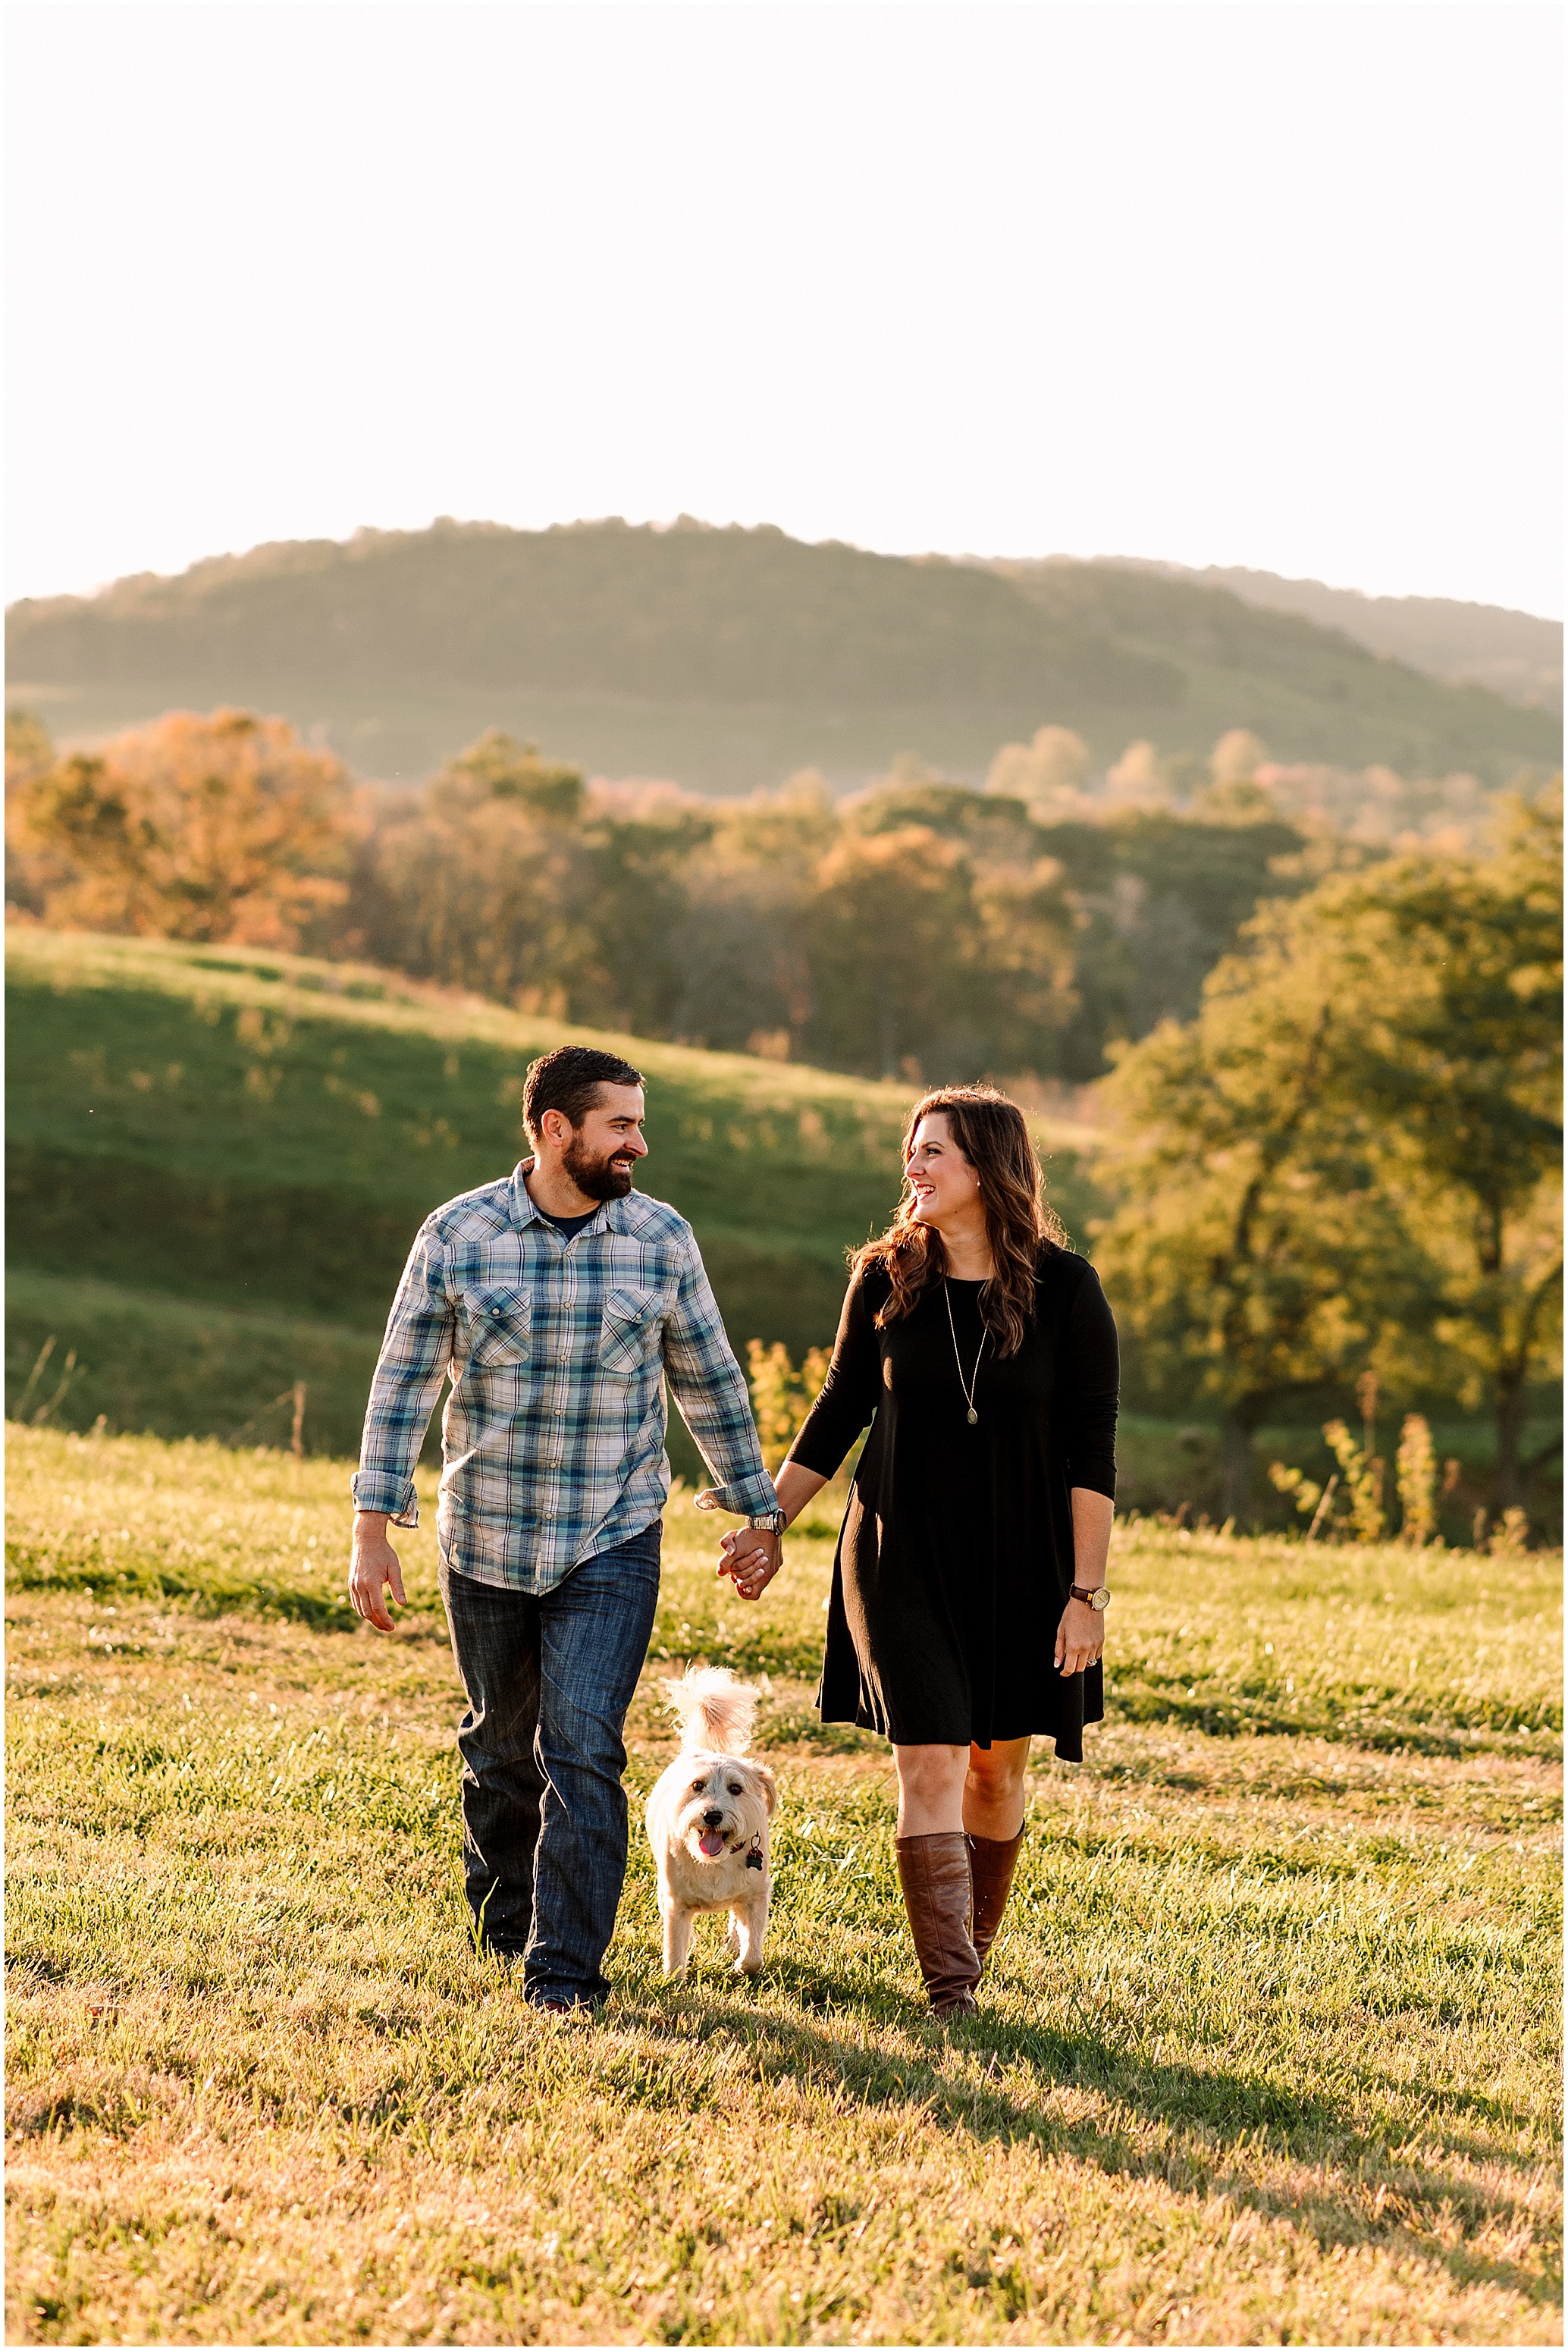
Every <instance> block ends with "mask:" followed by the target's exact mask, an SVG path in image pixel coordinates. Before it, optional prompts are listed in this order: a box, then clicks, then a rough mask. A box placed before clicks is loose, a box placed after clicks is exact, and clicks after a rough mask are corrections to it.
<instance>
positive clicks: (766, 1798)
mask: <svg viewBox="0 0 1568 2351" xmlns="http://www.w3.org/2000/svg"><path fill="white" fill-rule="evenodd" d="M751 1768H752V1770H753V1771H755V1772H756V1774H757V1777H758V1782H759V1784H760V1786H761V1789H762V1796H763V1802H765V1803H766V1804H767V1806H768V1819H769V1820H771V1819H772V1818H773V1815H774V1813H776V1812H777V1811H778V1810H779V1788H778V1783H777V1782H776V1781H775V1780H774V1777H773V1774H772V1772H771V1771H769V1770H768V1766H767V1764H766V1763H754V1764H753V1765H752V1767H751Z"/></svg>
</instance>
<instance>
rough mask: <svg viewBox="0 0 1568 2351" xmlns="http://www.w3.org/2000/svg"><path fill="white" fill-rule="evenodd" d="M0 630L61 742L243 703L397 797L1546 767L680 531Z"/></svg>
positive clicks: (1240, 677) (272, 553) (1290, 646)
mask: <svg viewBox="0 0 1568 2351" xmlns="http://www.w3.org/2000/svg"><path fill="white" fill-rule="evenodd" d="M7 631H8V650H9V659H10V665H11V674H12V676H13V677H14V679H16V688H15V691H16V694H17V695H18V696H19V698H22V699H28V698H31V699H33V700H35V701H36V703H37V706H38V707H39V708H40V710H41V712H42V714H43V716H45V717H46V719H47V720H48V721H49V723H50V724H51V725H52V726H54V727H55V728H56V730H57V732H59V733H61V734H64V735H67V736H78V735H84V734H89V735H90V734H92V733H94V732H98V733H101V732H104V731H107V730H108V729H109V728H110V727H112V726H117V725H125V724H130V723H132V722H133V721H134V720H136V719H138V718H145V717H149V716H155V715H156V713H157V712H158V711H159V710H161V709H162V708H164V707H167V706H169V705H171V704H173V703H184V704H188V705H192V706H196V707H207V706H211V705H213V704H214V703H216V702H238V703H241V704H246V705H253V706H261V707H265V708H267V709H269V710H276V711H278V712H279V713H280V714H281V715H284V716H288V717H290V718H292V719H293V720H294V721H295V723H296V724H298V725H299V726H301V727H303V728H306V729H308V730H310V729H314V730H316V731H317V732H318V733H319V735H320V736H321V737H324V738H325V739H326V740H328V741H329V742H330V743H331V744H332V745H333V747H335V748H337V749H338V750H339V751H340V753H342V755H343V756H344V757H345V758H348V759H349V760H350V763H351V764H352V765H354V766H355V767H356V768H359V769H360V770H361V772H363V773H369V774H372V775H379V776H382V777H386V778H406V777H411V776H413V775H416V774H420V773H424V772H428V771H429V769H430V768H433V767H434V765H435V764H437V763H438V761H439V760H440V758H442V757H444V756H445V755H448V754H450V753H451V752H452V751H454V750H455V749H456V748H457V747H459V746H460V745H461V744H462V743H463V742H465V741H468V740H472V739H473V738H474V737H476V736H477V735H478V734H479V733H481V732H482V731H483V730H484V728H485V727H486V726H491V725H499V726H506V727H507V729H508V730H509V731H510V732H512V733H514V734H518V735H523V736H526V737H531V738H532V739H535V740H538V741H540V742H543V743H545V744H547V745H548V747H549V749H550V750H551V751H552V752H554V753H556V754H557V755H559V756H561V757H565V758H572V759H575V760H576V761H578V762H579V763H580V764H581V765H584V766H586V767H588V768H591V769H592V770H594V771H596V772H599V773H604V774H632V775H644V776H648V775H667V776H671V777H674V778H676V779H677V780H679V781H682V782H685V783H688V784H691V785H693V786H695V787H696V788H697V789H707V790H726V791H741V790H748V789H753V788H755V787H756V786H758V785H761V784H774V783H777V782H779V781H780V780H781V779H782V778H783V777H784V776H785V775H786V774H788V773H789V772H790V771H791V769H792V768H800V767H802V766H808V765H815V766H817V767H819V768H822V769H823V770H824V772H826V773H827V774H828V775H830V777H831V778H832V779H833V780H834V781H835V782H837V783H840V784H841V785H845V786H850V785H854V784H858V783H862V782H864V781H865V780H867V779H868V778H869V777H870V776H871V775H873V774H874V773H878V772H883V771H885V769H886V768H887V767H888V766H889V765H891V763H892V760H893V758H894V756H895V754H896V753H898V752H899V751H901V750H906V751H914V752H915V753H916V754H917V755H919V756H922V757H924V758H927V759H929V760H931V761H933V762H934V763H935V764H936V766H937V767H938V768H941V769H942V770H943V771H944V772H946V773H949V774H952V775H954V776H955V777H956V778H960V779H963V780H973V781H977V780H979V778H981V777H982V776H983V775H984V773H985V771H986V769H987V768H988V765H989V762H990V759H991V758H992V756H993V755H994V753H995V751H996V750H997V749H998V747H999V746H1000V745H1001V744H1002V743H1003V742H1006V741H1009V740H1023V739H1027V738H1028V737H1029V736H1030V734H1031V733H1032V732H1033V731H1034V730H1035V729H1036V728H1037V727H1039V726H1041V725H1044V724H1047V723H1059V724H1065V725H1070V726H1075V727H1077V729H1078V731H1079V732H1080V733H1082V735H1083V736H1084V737H1085V739H1086V740H1087V741H1088V742H1089V743H1090V745H1091V747H1092V750H1093V751H1094V752H1095V754H1096V756H1097V757H1098V758H1101V759H1102V760H1103V761H1108V760H1109V759H1111V758H1113V757H1114V756H1115V755H1116V754H1117V753H1118V752H1120V751H1121V750H1122V749H1123V748H1124V746H1125V744H1126V743H1127V742H1128V741H1129V740H1131V739H1133V738H1134V737H1146V738H1148V739H1150V740H1152V741H1154V742H1155V744H1156V745H1157V746H1158V747H1159V748H1160V749H1161V750H1162V751H1167V752H1187V753H1202V752H1206V751H1207V749H1208V747H1209V746H1210V745H1211V744H1212V742H1213V741H1214V740H1215V739H1216V737H1218V735H1219V734H1221V733H1223V732H1225V731H1227V729H1228V728H1230V727H1233V726H1248V727H1250V728H1251V729H1252V730H1253V731H1254V732H1256V733H1258V734H1260V736H1261V737H1263V739H1264V740H1265V742H1267V743H1268V745H1269V747H1270V750H1271V751H1272V752H1273V753H1274V754H1275V755H1276V756H1277V757H1279V758H1284V759H1321V760H1329V761H1334V762H1338V763H1340V764H1344V765H1350V766H1360V765H1364V764H1372V763H1375V762H1381V763H1384V764H1386V765H1389V766H1391V767H1394V768H1397V769H1398V770H1399V771H1400V772H1401V773H1405V774H1440V773H1444V772H1448V771H1451V770H1456V769H1469V770H1471V771H1473V772H1475V773H1477V774H1479V775H1481V776H1482V777H1483V778H1484V779H1485V780H1488V781H1490V782H1502V781H1505V780H1506V779H1507V778H1508V777H1509V776H1510V775H1511V773H1512V772H1513V771H1514V770H1516V769H1517V768H1519V767H1520V766H1521V764H1524V763H1527V762H1529V761H1531V760H1550V759H1552V758H1553V757H1554V754H1555V744H1556V738H1555V732H1554V729H1553V728H1552V725H1551V723H1550V721H1549V720H1548V719H1547V718H1546V717H1545V716H1544V715H1543V714H1542V713H1540V712H1535V711H1525V710H1521V709H1520V708H1518V707H1516V706H1515V705H1511V704H1510V703H1507V702H1504V701H1502V700H1500V699H1499V698H1498V697H1497V696H1495V695H1490V694H1488V693H1486V692H1484V691H1483V690H1482V689H1481V688H1479V687H1477V686H1474V685H1468V686H1467V685H1454V684H1441V683H1437V682H1435V681H1433V680H1432V679H1431V678H1429V677H1426V676H1423V675H1421V674H1419V673H1418V672H1417V671H1416V670H1415V669H1413V668H1410V667H1408V666H1406V665H1405V664H1401V663H1398V662H1396V661H1393V660H1390V659H1389V658H1388V657H1386V656H1385V655H1383V656H1380V655H1378V654H1376V653H1372V652H1369V651H1367V650H1366V648H1365V647H1364V646H1363V645H1360V644H1357V643H1354V641H1353V639H1352V638H1351V637H1350V636H1349V635H1347V634H1345V633H1344V632H1343V630H1340V629H1332V628H1324V627H1322V626H1319V625H1318V624H1317V623H1316V622H1312V621H1311V620H1306V619H1301V618H1300V617H1298V616H1295V615H1291V614H1287V613H1281V612H1279V611H1265V610H1263V609H1261V608H1260V607H1259V606H1257V605H1256V604H1250V603H1249V602H1247V601H1244V600H1243V599H1242V598H1241V597H1240V596H1239V595H1237V594H1235V593H1233V592H1232V591H1231V590H1230V589H1228V588H1226V587H1219V586H1216V585H1207V584H1201V583H1194V582H1193V581H1191V580H1176V579H1168V578H1165V577H1162V576H1159V575H1157V574H1155V573H1153V572H1149V571H1140V570H1137V569H1127V568H1125V567H1123V566H1119V565H1117V564H1114V563H1092V564H1083V565H1070V566H1066V567H1061V566H1053V565H1051V564H1046V565H1044V566H1039V565H1035V566H1020V565H1014V564H979V563H976V562H973V561H970V560H967V559H957V558H948V557H930V558H912V557H903V556H887V555H881V554H876V553H873V552H872V551H870V550H868V549H858V548H852V547H849V546H846V545H844V544H843V543H842V542H837V541H823V542H820V543H818V544H816V545H808V544H807V543H806V542H804V541H802V540H799V539H795V538H790V537H789V534H788V533H786V532H784V531H782V530H780V529H779V528H777V526H773V525H763V526H758V527H756V528H748V527H742V526H738V525H735V526H719V527H709V526H706V525H698V524H695V523H694V522H691V521H690V519H689V518H687V519H686V520H685V521H683V522H680V523H677V525H676V526H674V527H673V528H655V527H654V526H652V525H643V524H629V523H624V522H621V521H617V520H612V521H606V522H597V523H577V524H566V525H556V526H553V527H551V528H549V529H548V530H542V531H531V532H530V531H520V530H514V529H511V528H508V527H507V526H505V525H500V524H492V523H456V522H452V521H445V522H440V523H437V524H434V525H433V526H431V527H430V528H427V529H425V530H423V531H393V532H383V531H378V530H373V529H368V528H367V529H365V530H363V531H361V532H360V533H358V534H356V536H355V537H354V538H351V539H350V540H347V541H338V540H329V539H321V540H278V541H273V542H270V543H268V544H267V546H266V547H263V548H259V549H250V550H248V551H247V552H246V553H243V554H239V555H235V556H222V557H212V558H207V559H204V560H203V561H202V562H201V563H199V564H196V565H193V566H192V567H190V568H189V569H187V570H186V571H184V572H182V573H178V574H175V575H172V576H165V575H161V574H150V573H141V574H136V575H131V577H129V578H127V579H125V580H120V581H118V582H115V583H112V584H111V585H110V587H108V588H106V589H104V590H101V591H99V594H98V595H97V596H94V597H91V598H82V597H74V598H73V597H66V598H50V599H43V600H36V601H22V602H20V603H18V604H16V605H13V606H12V607H11V608H10V611H9V612H8V614H7Z"/></svg>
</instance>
